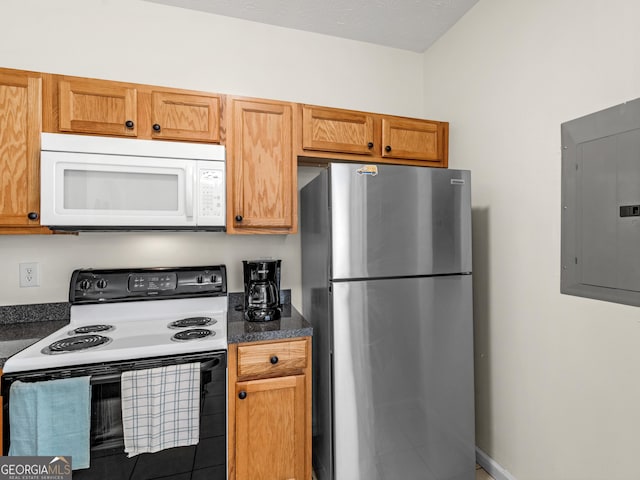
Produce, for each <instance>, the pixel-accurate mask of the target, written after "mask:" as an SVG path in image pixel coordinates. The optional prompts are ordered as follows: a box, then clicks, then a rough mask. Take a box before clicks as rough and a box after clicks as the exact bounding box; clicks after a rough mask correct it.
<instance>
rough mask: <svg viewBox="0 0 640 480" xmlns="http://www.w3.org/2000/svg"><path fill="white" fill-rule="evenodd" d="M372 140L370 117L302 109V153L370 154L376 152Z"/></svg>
mask: <svg viewBox="0 0 640 480" xmlns="http://www.w3.org/2000/svg"><path fill="white" fill-rule="evenodd" d="M375 139H376V137H375V132H374V118H373V116H372V115H369V114H367V113H360V112H350V111H346V110H337V109H334V108H322V107H311V106H309V105H303V106H302V148H303V149H305V150H319V151H328V152H344V153H355V154H362V155H372V154H374V153H375V152H376V149H375V148H376V144H375V143H376V142H375ZM377 151H380V147H379V146H378V147H377Z"/></svg>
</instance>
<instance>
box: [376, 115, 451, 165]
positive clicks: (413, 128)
mask: <svg viewBox="0 0 640 480" xmlns="http://www.w3.org/2000/svg"><path fill="white" fill-rule="evenodd" d="M443 133H444V132H443V131H442V127H441V125H440V124H439V123H436V122H429V121H427V120H411V119H401V118H383V119H382V156H383V157H391V158H407V159H415V160H432V161H437V160H439V159H441V158H443V137H444V135H443Z"/></svg>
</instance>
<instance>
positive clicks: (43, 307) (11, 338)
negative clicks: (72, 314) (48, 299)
mask: <svg viewBox="0 0 640 480" xmlns="http://www.w3.org/2000/svg"><path fill="white" fill-rule="evenodd" d="M68 323H69V304H68V303H66V302H63V303H38V304H31V305H9V306H0V368H2V366H3V365H4V362H5V361H6V360H7V358H9V357H10V356H11V355H13V354H14V353H18V352H19V351H20V350H22V349H24V348H27V347H28V346H29V345H32V344H34V343H36V342H37V341H38V340H40V339H41V338H44V337H46V336H47V335H49V334H51V333H53V332H55V331H56V330H58V329H59V328H62V327H63V326H65V325H66V324H68Z"/></svg>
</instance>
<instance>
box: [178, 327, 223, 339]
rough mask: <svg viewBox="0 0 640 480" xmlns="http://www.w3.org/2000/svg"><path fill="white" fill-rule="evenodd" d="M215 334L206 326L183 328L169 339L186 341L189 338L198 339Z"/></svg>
mask: <svg viewBox="0 0 640 480" xmlns="http://www.w3.org/2000/svg"><path fill="white" fill-rule="evenodd" d="M215 334H216V332H214V331H212V330H208V329H206V328H191V329H189V330H183V331H182V332H178V333H176V334H175V335H174V336H173V337H171V340H175V341H176V342H187V341H189V340H200V339H203V338H207V337H209V336H213V335H215Z"/></svg>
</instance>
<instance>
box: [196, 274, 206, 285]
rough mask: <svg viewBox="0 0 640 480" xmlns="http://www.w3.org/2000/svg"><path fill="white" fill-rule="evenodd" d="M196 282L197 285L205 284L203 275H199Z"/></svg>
mask: <svg viewBox="0 0 640 480" xmlns="http://www.w3.org/2000/svg"><path fill="white" fill-rule="evenodd" d="M196 282H197V283H203V282H204V277H203V276H202V275H198V276H197V277H196Z"/></svg>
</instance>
